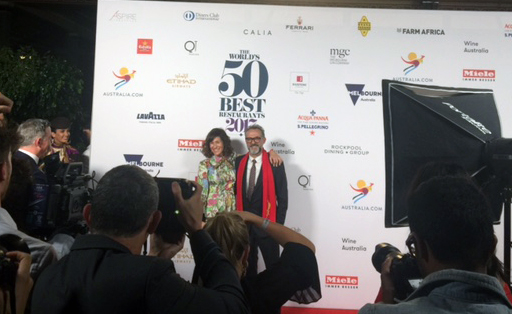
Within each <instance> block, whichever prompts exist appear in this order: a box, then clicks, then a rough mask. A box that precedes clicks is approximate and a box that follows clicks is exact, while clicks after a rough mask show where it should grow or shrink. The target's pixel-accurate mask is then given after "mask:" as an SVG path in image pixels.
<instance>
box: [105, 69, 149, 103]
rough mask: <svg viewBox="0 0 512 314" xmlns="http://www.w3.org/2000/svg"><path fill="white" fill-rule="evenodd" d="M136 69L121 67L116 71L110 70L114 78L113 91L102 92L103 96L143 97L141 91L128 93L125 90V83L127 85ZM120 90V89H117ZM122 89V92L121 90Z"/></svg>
mask: <svg viewBox="0 0 512 314" xmlns="http://www.w3.org/2000/svg"><path fill="white" fill-rule="evenodd" d="M136 73H137V71H135V70H133V69H132V70H130V69H129V68H127V67H122V68H121V69H119V71H118V72H116V71H112V74H113V76H114V78H115V83H114V84H113V86H112V87H113V88H114V90H115V91H110V92H104V93H103V96H114V97H143V96H144V95H143V94H142V93H130V92H126V91H125V89H126V87H125V86H126V85H128V84H129V83H130V82H131V81H132V80H133V79H134V78H135V74H136ZM118 90H121V91H118ZM123 91H124V92H123Z"/></svg>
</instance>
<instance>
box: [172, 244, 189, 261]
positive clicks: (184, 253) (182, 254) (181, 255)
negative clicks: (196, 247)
mask: <svg viewBox="0 0 512 314" xmlns="http://www.w3.org/2000/svg"><path fill="white" fill-rule="evenodd" d="M172 260H173V262H175V263H179V264H192V263H193V262H194V254H192V251H191V250H190V249H189V248H187V247H186V248H183V249H181V250H180V251H179V252H178V253H176V255H175V256H174V257H173V258H172Z"/></svg>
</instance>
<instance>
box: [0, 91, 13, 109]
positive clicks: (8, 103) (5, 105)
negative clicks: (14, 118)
mask: <svg viewBox="0 0 512 314" xmlns="http://www.w3.org/2000/svg"><path fill="white" fill-rule="evenodd" d="M13 105H14V102H13V101H12V100H11V99H9V98H7V97H6V96H5V95H4V94H2V93H0V113H10V112H11V110H12V106H13Z"/></svg>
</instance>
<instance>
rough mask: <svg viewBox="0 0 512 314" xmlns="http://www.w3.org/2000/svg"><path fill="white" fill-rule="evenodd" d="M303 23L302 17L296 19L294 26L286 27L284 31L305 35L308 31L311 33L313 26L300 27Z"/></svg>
mask: <svg viewBox="0 0 512 314" xmlns="http://www.w3.org/2000/svg"><path fill="white" fill-rule="evenodd" d="M302 23H303V21H302V17H300V16H299V17H298V18H297V24H295V25H286V27H285V28H286V29H287V30H290V31H292V32H301V33H307V32H309V31H313V29H314V27H313V26H306V25H302Z"/></svg>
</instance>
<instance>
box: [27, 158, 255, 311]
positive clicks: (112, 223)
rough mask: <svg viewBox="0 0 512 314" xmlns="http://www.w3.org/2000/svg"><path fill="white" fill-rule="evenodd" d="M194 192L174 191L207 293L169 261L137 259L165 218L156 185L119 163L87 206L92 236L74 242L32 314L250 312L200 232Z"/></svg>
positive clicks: (43, 280) (43, 281)
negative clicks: (159, 203) (188, 196)
mask: <svg viewBox="0 0 512 314" xmlns="http://www.w3.org/2000/svg"><path fill="white" fill-rule="evenodd" d="M196 188H197V191H196V193H195V194H193V196H192V197H191V198H190V199H187V200H184V199H183V197H182V194H181V192H182V191H181V188H180V187H179V185H178V184H173V185H172V193H173V194H174V197H175V199H176V205H177V208H178V210H179V211H180V214H179V217H180V221H181V223H182V224H183V227H184V228H185V230H186V231H187V233H188V234H189V237H190V245H191V248H192V252H193V254H194V260H195V263H196V265H198V267H199V271H200V273H201V276H202V278H204V283H205V284H204V287H197V286H194V285H191V284H189V283H188V282H186V281H185V280H183V279H182V278H180V276H179V275H177V274H176V272H175V269H174V264H173V262H172V261H171V260H170V259H165V258H162V257H152V256H141V255H140V254H141V251H142V247H143V244H144V243H145V242H146V239H147V237H148V235H149V234H152V233H153V232H154V231H155V230H156V229H157V226H158V224H159V222H160V219H161V218H162V214H161V212H160V211H158V210H157V205H158V199H159V193H158V186H157V183H156V182H155V180H154V179H153V178H152V177H151V176H150V175H149V174H147V173H146V172H145V171H144V170H142V169H141V168H139V167H137V166H128V165H123V166H118V167H115V168H113V169H112V170H110V171H108V172H107V173H106V174H105V175H104V176H103V178H101V180H100V182H99V183H98V187H97V188H96V190H95V191H94V193H93V196H92V202H91V204H88V205H86V207H85V208H84V217H85V220H86V221H87V224H88V225H89V227H90V230H91V233H92V234H89V235H85V236H81V237H78V238H77V239H76V241H75V243H74V244H73V247H72V248H71V252H70V253H69V254H68V255H67V256H65V257H64V258H62V259H61V260H60V261H59V262H58V263H56V264H54V265H52V266H50V267H49V268H48V269H47V270H46V271H44V272H43V274H42V275H41V277H40V279H39V281H38V282H37V283H36V285H35V289H34V294H33V298H32V309H33V310H32V314H38V313H44V314H46V313H52V314H58V313H84V314H85V313H91V314H92V313H94V314H100V313H108V314H113V313H123V314H126V313H248V309H247V306H246V304H245V299H244V296H243V292H242V288H241V286H240V282H239V281H238V277H237V275H236V271H235V269H234V268H233V266H232V265H231V264H230V263H229V261H228V260H227V259H226V258H225V257H224V255H223V254H222V252H221V251H220V249H219V247H218V245H217V244H215V242H213V240H212V239H211V237H210V236H209V235H208V233H206V231H204V230H202V212H203V210H202V208H203V206H202V202H201V188H200V187H199V186H198V185H197V184H196ZM169 193H171V191H169Z"/></svg>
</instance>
